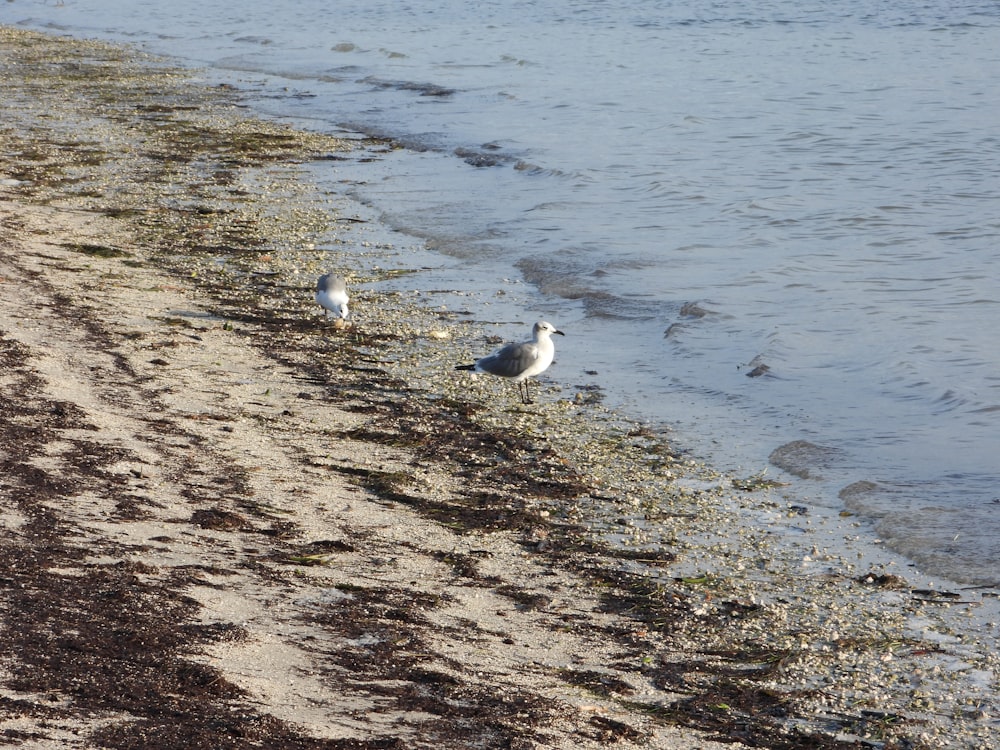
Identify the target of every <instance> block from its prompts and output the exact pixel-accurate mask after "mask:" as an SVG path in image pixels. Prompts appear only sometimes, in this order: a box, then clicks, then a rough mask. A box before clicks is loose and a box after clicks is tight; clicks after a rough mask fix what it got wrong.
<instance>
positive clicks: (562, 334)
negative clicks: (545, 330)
mask: <svg viewBox="0 0 1000 750" xmlns="http://www.w3.org/2000/svg"><path fill="white" fill-rule="evenodd" d="M552 333H558V334H559V335H560V336H565V335H566V334H565V333H563V332H562V331H553V332H552Z"/></svg>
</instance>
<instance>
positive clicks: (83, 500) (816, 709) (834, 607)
mask: <svg viewBox="0 0 1000 750" xmlns="http://www.w3.org/2000/svg"><path fill="white" fill-rule="evenodd" d="M0 71H2V75H3V80H4V82H5V84H4V86H3V88H2V91H0V102H2V104H3V110H4V112H5V117H4V121H3V123H2V124H0V148H2V152H3V161H2V162H0V225H2V227H3V230H2V234H0V362H2V367H0V403H2V417H0V418H2V422H0V459H2V461H3V472H2V476H0V524H2V526H0V528H2V532H3V533H2V537H0V555H2V558H3V564H2V568H0V570H2V572H0V591H2V600H0V602H2V604H0V606H2V609H3V621H2V622H3V627H2V631H0V646H2V654H3V657H2V661H0V738H2V742H4V743H6V744H10V745H17V746H22V747H33V748H57V747H58V748H66V747H79V748H90V747H106V748H140V747H142V748H229V747H232V748H236V747H240V748H245V747H264V748H314V747H315V748H431V747H434V748H467V747H477V748H525V749H526V748H567V749H568V748H597V747H608V746H612V747H616V748H632V747H635V748H639V747H655V748H668V749H669V748H678V749H679V748H685V749H687V748H703V749H705V750H708V749H710V748H722V747H726V748H739V747H763V748H775V749H788V750H791V749H792V748H822V749H830V750H839V749H841V748H844V749H846V748H862V747H865V748H868V747H882V748H887V749H888V748H970V749H971V748H992V747H996V746H998V745H1000V705H998V698H997V693H998V689H1000V659H998V655H997V650H996V640H997V637H998V625H997V621H998V620H1000V606H998V599H997V591H996V590H995V589H982V588H976V589H965V588H961V587H959V586H957V585H954V584H950V583H948V582H940V581H933V580H930V579H928V578H926V577H925V576H922V575H921V574H920V573H919V572H917V571H915V570H914V569H912V568H911V567H910V566H908V565H907V563H906V561H902V560H897V559H894V558H893V557H892V556H891V555H890V554H888V553H886V552H885V551H883V550H881V549H880V548H879V547H878V545H871V544H866V543H864V541H863V534H862V533H861V531H860V530H859V522H858V520H857V519H854V518H852V517H850V516H848V515H837V514H834V513H828V514H824V513H823V512H822V511H819V510H816V509H810V508H807V507H804V506H803V504H802V503H801V501H799V500H798V499H797V498H794V497H789V496H787V495H786V494H785V493H784V491H783V488H782V487H781V486H780V485H779V484H777V483H775V482H773V481H771V479H770V478H768V477H766V476H761V475H758V476H751V477H729V476H723V475H721V474H719V473H718V472H714V471H713V470H712V469H711V467H706V466H703V465H701V464H699V463H698V462H696V461H693V460H691V459H690V458H689V457H686V456H684V455H681V454H679V453H678V452H677V451H676V450H675V449H674V448H673V447H672V446H670V445H668V444H666V443H665V442H664V441H663V439H662V438H661V437H659V436H657V435H654V434H651V433H650V432H649V431H648V430H646V429H644V428H643V427H642V426H641V425H638V424H634V423H632V422H630V421H629V420H627V419H625V418H623V417H621V416H620V415H616V414H613V413H611V412H609V411H608V410H606V409H605V408H604V407H603V406H602V405H601V401H600V398H599V394H594V393H591V392H587V391H581V390H578V389H576V388H574V386H573V384H571V383H560V382H559V375H558V358H557V361H556V364H555V365H554V366H553V368H552V369H551V371H550V372H549V373H547V374H546V375H545V377H543V379H542V383H541V387H540V388H539V389H538V398H537V401H538V403H537V404H534V405H530V406H523V405H521V404H520V403H519V402H518V401H517V399H516V394H515V389H514V388H513V387H512V386H510V385H509V384H503V383H497V382H494V381H492V380H490V379H487V378H476V379H472V378H470V377H469V376H468V375H466V374H464V373H461V374H460V373H455V372H454V369H453V367H454V364H456V363H459V362H465V361H468V357H469V356H470V355H471V354H473V353H479V352H483V353H484V352H485V351H488V350H489V348H491V347H492V346H493V345H494V344H495V343H496V342H495V341H493V340H492V339H491V337H490V335H489V330H488V329H486V328H484V327H483V326H482V325H479V324H477V323H475V322H473V321H470V320H469V319H468V316H466V315H463V314H462V311H456V310H442V309H440V308H439V307H438V306H435V305H434V304H433V301H432V300H430V301H429V300H428V298H427V296H426V295H419V294H412V295H407V294H401V293H398V292H392V293H386V292H382V291H380V282H383V281H385V280H386V279H388V278H395V277H396V276H398V275H399V274H400V273H407V272H409V269H407V266H406V259H405V258H399V257H398V256H397V255H396V254H395V253H394V251H393V249H392V248H388V247H380V246H378V244H377V243H374V244H373V243H369V242H367V241H366V233H365V232H366V227H365V226H364V224H363V223H360V222H357V221H354V220H352V217H350V216H348V215H344V214H343V213H342V209H343V202H341V201H339V200H338V197H337V196H335V195H326V194H321V193H319V192H318V191H317V190H316V189H315V188H314V187H313V186H312V184H311V183H310V181H309V176H308V169H307V168H306V167H307V165H308V164H310V163H314V162H317V161H323V160H336V159H340V158H348V156H347V155H348V154H349V153H350V150H351V149H352V148H355V147H356V145H354V144H351V143H345V142H341V141H338V140H336V139H333V138H330V137H327V136H323V135H318V134H313V133H306V132H302V131H298V130H294V129H292V128H291V127H288V126H286V125H283V124H280V123H273V122H266V121H262V120H258V119H255V118H253V117H251V116H250V115H249V114H248V113H247V110H246V109H245V108H243V107H241V106H240V101H239V92H238V91H234V90H232V89H229V88H219V87H210V86H206V85H204V84H202V83H199V82H198V80H197V78H196V77H195V76H194V75H193V74H192V73H190V72H185V71H181V70H178V69H175V68H173V67H171V66H170V65H169V64H168V63H166V62H164V61H160V60H153V59H149V58H147V57H145V56H144V55H142V54H141V53H139V52H136V51H135V50H131V49H128V48H121V47H116V46H113V45H107V44H103V43H96V42H85V41H80V40H69V39H61V38H56V37H51V36H44V35H39V34H35V33H32V32H27V31H23V30H17V29H10V28H0ZM391 147H392V145H391V144H385V148H391ZM359 257H363V262H358V258H359ZM330 270H336V271H338V272H341V273H347V274H349V275H350V277H351V289H352V298H353V299H352V309H354V310H360V311H363V314H362V315H361V316H360V317H359V320H358V321H357V322H355V323H353V324H352V325H350V326H348V327H346V328H338V327H336V326H335V325H334V324H333V323H332V321H330V320H327V319H325V318H324V317H323V316H322V314H321V311H320V309H319V308H318V307H317V306H316V305H315V303H314V302H313V299H312V289H313V285H314V284H315V279H316V277H317V276H318V275H319V274H320V273H323V272H326V271H330ZM568 333H570V334H571V332H568ZM557 343H558V345H559V346H562V345H564V344H563V342H561V341H560V342H557ZM557 357H558V355H557Z"/></svg>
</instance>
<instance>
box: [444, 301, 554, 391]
mask: <svg viewBox="0 0 1000 750" xmlns="http://www.w3.org/2000/svg"><path fill="white" fill-rule="evenodd" d="M554 333H558V334H559V335H560V336H565V335H566V334H564V333H563V332H562V331H559V330H557V329H556V327H555V326H554V325H552V324H551V323H548V322H546V321H544V320H540V321H538V322H537V323H535V326H534V328H532V329H531V341H524V342H522V343H520V344H514V343H512V344H507V345H506V346H503V347H501V348H500V349H497V350H496V351H495V352H493V353H492V354H488V355H486V356H485V357H483V358H482V359H477V360H476V361H475V362H474V363H472V364H471V365H458V367H456V368H455V369H456V370H470V371H472V372H485V373H487V374H488V375H496V376H497V377H499V378H507V379H508V380H513V381H514V382H515V383H517V392H518V393H519V394H520V396H521V403H523V404H530V403H532V401H531V393H530V391H529V390H528V388H529V386H528V378H531V377H534V376H535V375H538V374H540V373H542V372H544V371H545V370H547V369H548V367H549V365H551V364H552V360H553V359H554V358H555V356H556V347H555V344H553V343H552V334H554Z"/></svg>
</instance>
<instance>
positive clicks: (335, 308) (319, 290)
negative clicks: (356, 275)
mask: <svg viewBox="0 0 1000 750" xmlns="http://www.w3.org/2000/svg"><path fill="white" fill-rule="evenodd" d="M348 300H349V298H348V296H347V282H346V281H344V279H343V277H341V276H335V275H333V274H332V273H324V274H323V275H322V276H320V277H319V280H318V281H317V282H316V303H317V304H318V305H320V306H321V307H323V308H325V310H326V316H327V317H329V316H330V313H336V314H337V315H338V316H340V317H341V318H343V319H344V320H346V319H347V302H348Z"/></svg>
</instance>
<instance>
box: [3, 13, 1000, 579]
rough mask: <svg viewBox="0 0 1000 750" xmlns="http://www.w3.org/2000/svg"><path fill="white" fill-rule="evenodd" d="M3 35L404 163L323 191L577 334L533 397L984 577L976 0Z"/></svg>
mask: <svg viewBox="0 0 1000 750" xmlns="http://www.w3.org/2000/svg"><path fill="white" fill-rule="evenodd" d="M424 5H433V6H434V7H433V8H425V7H423V6H424ZM0 22H3V23H10V24H23V25H25V26H29V27H32V28H39V29H42V30H48V31H64V32H67V33H71V34H73V35H75V36H99V37H103V38H108V39H114V40H120V41H129V42H133V43H137V44H140V45H142V46H143V47H145V48H147V49H149V50H150V51H153V52H158V53H166V54H171V55H175V56H178V57H180V58H182V59H183V60H186V61H189V62H191V63H192V64H196V65H200V66H207V67H208V68H209V69H210V70H211V71H212V74H213V75H215V76H217V77H219V78H221V79H231V80H235V81H236V82H237V83H239V84H240V85H241V86H244V87H246V88H249V89H251V90H253V91H255V92H257V93H256V95H255V96H256V101H255V105H256V106H258V107H259V108H261V109H262V110H264V111H265V112H267V113H269V114H274V115H277V116H281V117H288V118H292V119H294V120H296V121H298V122H303V123H306V124H307V125H309V126H310V127H314V128H317V129H322V130H337V129H348V130H351V131H354V132H360V133H366V134H377V135H385V136H389V137H392V138H394V139H396V140H398V141H399V142H401V143H403V144H405V145H406V146H408V148H407V149H404V150H400V151H395V152H393V153H391V154H386V155H383V156H382V157H381V158H380V159H379V160H378V161H376V162H374V163H371V162H368V163H360V162H359V163H357V164H351V163H336V164H331V165H330V166H329V167H327V168H326V169H328V170H329V171H328V173H324V174H321V175H320V177H321V179H326V180H329V182H330V184H331V185H333V186H335V188H336V189H337V190H338V191H340V192H346V193H348V194H349V195H350V196H351V197H352V198H354V199H355V200H357V201H360V202H361V203H364V204H365V205H367V206H368V207H370V209H371V210H373V211H375V212H377V213H378V214H379V215H380V216H381V218H382V220H383V221H384V222H385V223H386V224H387V225H388V226H389V227H391V228H392V229H394V230H396V231H398V232H401V233H403V234H404V235H405V236H406V237H408V238H410V241H411V242H412V244H413V245H414V246H415V247H419V248H420V249H421V251H424V250H428V251H430V252H432V253H433V254H434V256H435V257H437V258H439V263H438V265H439V273H440V279H439V280H440V284H441V285H442V286H446V285H451V286H452V287H454V288H458V289H463V288H468V289H475V290H481V291H483V292H484V294H483V297H482V299H481V301H480V302H479V303H478V304H479V307H478V308H477V307H475V305H476V304H477V303H476V302H469V303H467V304H471V305H473V309H475V310H476V312H477V315H479V316H481V317H482V318H483V319H486V320H501V321H505V322H509V323H510V325H509V327H506V326H505V327H504V329H503V331H502V333H504V334H505V335H508V336H519V335H521V333H523V331H524V329H525V327H526V325H528V324H530V322H532V321H533V320H534V319H535V318H536V317H537V316H540V315H544V316H545V317H547V318H550V319H552V320H553V321H555V322H556V323H558V325H559V327H560V328H562V329H564V330H566V331H567V332H569V333H570V334H571V336H569V337H567V339H566V341H565V342H563V341H560V342H559V343H560V351H559V358H558V362H557V365H556V366H555V367H553V369H552V370H551V375H552V377H553V378H555V379H558V380H559V381H561V382H563V383H565V384H566V385H567V386H569V387H573V386H575V385H582V384H590V385H599V386H601V387H602V388H603V389H604V390H605V391H606V393H607V397H608V400H609V402H610V403H612V404H613V405H616V406H619V407H621V408H623V409H625V410H627V411H629V412H631V413H632V414H634V415H635V416H638V417H640V418H642V419H645V420H648V421H650V422H652V423H654V424H656V425H661V426H663V427H664V428H665V429H669V430H671V432H672V436H673V439H674V440H675V441H677V442H679V443H680V444H682V445H685V446H688V447H690V448H691V449H692V450H693V451H694V452H696V453H698V454H700V455H703V456H706V457H708V458H711V459H712V460H714V461H715V462H716V463H718V464H719V465H721V466H723V467H725V468H731V469H735V470H738V471H743V472H745V473H752V472H756V471H759V470H761V469H763V468H765V467H766V466H768V461H769V457H771V455H772V453H773V452H774V451H776V450H778V451H779V452H778V454H777V455H775V460H776V461H777V462H778V463H780V464H781V465H782V466H784V467H785V468H786V469H789V470H791V471H793V472H795V473H796V474H801V475H807V478H805V479H802V480H800V483H799V486H798V487H797V489H798V491H800V492H803V493H805V495H806V496H807V497H808V498H809V500H810V501H812V502H815V503H817V504H822V505H826V506H828V507H834V508H839V507H842V506H843V505H846V506H848V507H849V508H851V509H852V510H854V511H857V512H861V513H863V514H865V515H866V516H868V517H870V518H873V519H875V520H876V522H877V530H878V533H879V534H880V535H882V536H883V538H885V539H886V540H888V541H889V542H891V543H892V545H893V546H894V547H895V548H896V549H898V550H900V551H902V552H904V553H905V554H907V555H909V556H910V557H912V558H913V559H914V560H916V561H917V562H918V563H920V564H921V566H922V567H924V568H925V569H927V570H929V571H931V572H936V573H939V574H945V575H949V576H951V577H953V578H956V579H958V580H962V581H977V582H996V581H998V579H1000V566H998V564H997V561H998V560H1000V466H998V458H997V457H998V454H1000V435H998V426H1000V334H998V333H997V331H998V320H1000V290H998V280H997V270H996V269H997V256H998V248H1000V243H998V238H1000V126H998V123H1000V95H998V91H1000V89H998V88H997V85H996V82H997V80H1000V5H998V4H997V3H996V2H992V1H990V2H988V1H986V0H968V1H966V2H949V1H945V0H925V1H924V2H908V1H906V0H890V1H889V2H884V3H878V4H872V3H869V2H861V1H860V0H859V1H858V2H852V1H851V0H846V1H845V2H841V3H819V2H812V1H811V0H805V1H804V2H803V1H802V0H773V1H771V2H767V1H766V0H751V1H750V2H735V0H720V1H719V2H711V3H681V2H656V1H655V0H620V2H615V3H606V2H597V1H596V0H577V1H576V2H567V0H532V1H528V0H525V1H523V2H511V3H504V4H499V3H497V4H491V5H490V6H488V7H487V6H482V5H479V4H470V3H459V2H448V1H447V0H445V1H443V2H437V3H433V4H431V3H426V4H421V3H405V2H386V1H384V0H382V1H380V0H365V2H360V0H340V1H339V2H337V3H335V4H333V3H329V2H325V1H323V0H300V1H299V2H285V1H282V2H278V1H277V0H266V1H265V0H261V1H259V2H252V1H248V2H245V3H240V4H239V7H235V6H234V4H233V3H225V2H219V1H218V0H200V1H199V2H193V1H192V0H173V1H172V2H171V3H162V2H149V1H147V0H130V1H129V2H125V1H124V0H108V1H105V2H99V1H98V0H65V2H64V3H61V4H59V5H57V4H55V3H51V2H39V1H35V0H11V1H10V2H7V3H5V4H4V5H3V6H2V7H0ZM437 281H438V280H435V283H437ZM498 289H503V290H504V291H505V292H506V296H505V297H504V299H505V300H506V303H505V304H504V306H503V307H502V308H499V309H498V308H497V307H496V306H490V305H489V304H488V303H489V302H490V300H491V299H492V297H493V293H495V292H496V291H497V290H498ZM758 365H766V367H767V368H768V369H767V371H766V372H765V373H764V374H763V375H761V376H760V377H748V376H747V375H748V373H750V372H751V371H753V370H754V368H755V367H757V366H758ZM595 373H596V374H595ZM795 441H805V444H802V443H799V444H798V450H792V449H787V448H786V449H784V450H783V451H782V450H780V449H781V446H787V445H788V444H789V443H795ZM782 456H784V458H782ZM770 472H771V473H772V474H773V475H778V476H781V472H780V471H779V470H778V469H775V468H774V467H771V468H770ZM797 481H798V480H797ZM845 488H846V489H845Z"/></svg>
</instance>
